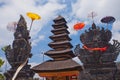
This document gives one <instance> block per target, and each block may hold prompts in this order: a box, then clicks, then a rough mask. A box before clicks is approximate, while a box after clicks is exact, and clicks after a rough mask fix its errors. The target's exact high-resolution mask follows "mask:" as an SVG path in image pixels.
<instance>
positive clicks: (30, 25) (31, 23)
mask: <svg viewBox="0 0 120 80" xmlns="http://www.w3.org/2000/svg"><path fill="white" fill-rule="evenodd" d="M33 21H34V20H32V21H31V24H30V29H29V31H31V28H32V24H33Z"/></svg>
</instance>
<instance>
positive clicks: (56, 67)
mask: <svg viewBox="0 0 120 80" xmlns="http://www.w3.org/2000/svg"><path fill="white" fill-rule="evenodd" d="M32 70H33V71H35V72H55V71H57V72H58V71H67V70H70V71H71V70H81V66H80V64H78V63H76V62H75V61H73V60H72V59H68V60H62V61H54V60H49V61H46V62H43V63H41V64H39V65H37V66H35V67H33V68H32Z"/></svg>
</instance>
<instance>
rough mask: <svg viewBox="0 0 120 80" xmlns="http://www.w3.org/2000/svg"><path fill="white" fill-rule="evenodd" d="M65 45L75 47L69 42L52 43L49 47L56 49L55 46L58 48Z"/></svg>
mask: <svg viewBox="0 0 120 80" xmlns="http://www.w3.org/2000/svg"><path fill="white" fill-rule="evenodd" d="M64 45H68V46H70V47H71V48H72V47H73V46H72V45H71V43H70V42H69V41H67V40H66V41H61V42H51V43H49V44H48V46H50V47H51V48H52V47H54V46H56V47H59V46H63V47H64Z"/></svg>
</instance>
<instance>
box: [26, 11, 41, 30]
mask: <svg viewBox="0 0 120 80" xmlns="http://www.w3.org/2000/svg"><path fill="white" fill-rule="evenodd" d="M27 16H28V17H29V18H31V20H32V22H31V25H30V30H31V27H32V24H33V21H34V20H39V19H41V17H40V16H39V15H38V14H36V13H32V12H28V13H27Z"/></svg>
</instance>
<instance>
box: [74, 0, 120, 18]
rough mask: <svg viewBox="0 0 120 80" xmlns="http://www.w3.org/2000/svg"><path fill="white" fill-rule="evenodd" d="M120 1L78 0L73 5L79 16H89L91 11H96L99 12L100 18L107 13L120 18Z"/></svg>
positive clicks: (75, 13)
mask: <svg viewBox="0 0 120 80" xmlns="http://www.w3.org/2000/svg"><path fill="white" fill-rule="evenodd" d="M119 3H120V0H77V2H76V3H75V4H73V5H72V8H73V14H74V15H75V16H76V17H79V18H87V15H88V13H89V12H91V11H95V12H97V13H98V17H97V18H98V20H99V19H101V18H102V17H104V16H107V15H110V16H114V17H116V19H120V17H119V13H120V9H119Z"/></svg>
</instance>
